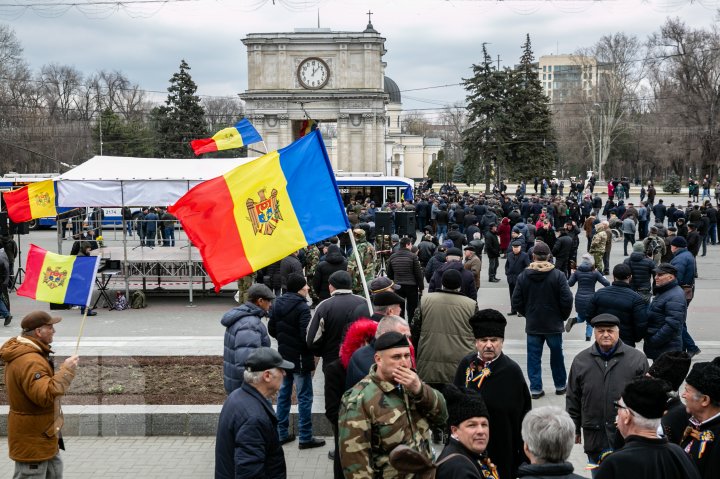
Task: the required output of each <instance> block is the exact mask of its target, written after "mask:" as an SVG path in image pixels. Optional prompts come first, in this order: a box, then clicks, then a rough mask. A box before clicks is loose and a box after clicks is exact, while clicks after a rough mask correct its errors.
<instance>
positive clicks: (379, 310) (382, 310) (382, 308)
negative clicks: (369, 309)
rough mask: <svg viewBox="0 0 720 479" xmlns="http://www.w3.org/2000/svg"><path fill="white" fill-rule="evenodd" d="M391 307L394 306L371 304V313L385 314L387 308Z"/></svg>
mask: <svg viewBox="0 0 720 479" xmlns="http://www.w3.org/2000/svg"><path fill="white" fill-rule="evenodd" d="M392 306H394V305H392V304H391V305H389V306H377V305H374V304H373V311H374V312H376V313H382V314H385V313H386V312H387V310H388V308H390V307H392Z"/></svg>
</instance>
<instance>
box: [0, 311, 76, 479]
mask: <svg viewBox="0 0 720 479" xmlns="http://www.w3.org/2000/svg"><path fill="white" fill-rule="evenodd" d="M61 320H62V318H58V317H51V316H50V315H49V314H48V313H46V312H44V311H33V312H32V313H29V314H28V315H27V316H25V317H24V318H23V319H22V322H21V323H20V327H21V328H22V334H21V335H20V336H17V337H13V338H10V339H9V340H7V341H6V342H5V344H3V346H2V349H0V358H2V360H3V362H4V363H5V386H6V388H7V395H8V403H9V405H10V413H9V415H8V422H7V436H8V455H9V456H10V459H12V460H13V461H15V475H14V477H18V478H22V477H51V478H58V479H60V478H62V475H63V463H62V459H61V458H60V451H59V449H63V450H64V449H65V446H64V444H63V441H62V436H61V434H60V429H61V428H62V426H63V415H62V412H61V411H60V397H61V396H63V395H64V394H65V392H66V391H67V390H68V389H69V388H70V383H71V382H72V380H73V378H74V377H75V371H76V369H77V365H78V360H79V358H78V356H76V355H73V356H70V357H69V358H67V359H66V360H65V361H64V362H63V364H62V365H61V366H60V368H59V369H58V371H57V372H56V371H55V363H54V361H53V357H52V356H51V354H53V351H52V349H50V345H51V344H52V341H53V337H54V335H55V327H54V326H53V325H55V324H57V323H59V322H60V321H61Z"/></svg>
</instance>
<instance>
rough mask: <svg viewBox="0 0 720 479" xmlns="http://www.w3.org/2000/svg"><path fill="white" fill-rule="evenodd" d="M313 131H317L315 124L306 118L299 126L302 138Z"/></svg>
mask: <svg viewBox="0 0 720 479" xmlns="http://www.w3.org/2000/svg"><path fill="white" fill-rule="evenodd" d="M315 130H317V122H316V121H315V120H313V119H311V118H307V119H306V120H305V121H303V122H302V124H301V125H300V136H301V137H303V136H305V135H307V134H308V133H311V132H313V131H315Z"/></svg>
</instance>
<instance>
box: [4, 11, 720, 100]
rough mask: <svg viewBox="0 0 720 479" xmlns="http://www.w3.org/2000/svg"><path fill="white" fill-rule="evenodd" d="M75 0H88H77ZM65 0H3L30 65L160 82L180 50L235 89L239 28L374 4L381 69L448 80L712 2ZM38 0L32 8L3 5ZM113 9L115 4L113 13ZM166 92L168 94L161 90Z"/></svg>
mask: <svg viewBox="0 0 720 479" xmlns="http://www.w3.org/2000/svg"><path fill="white" fill-rule="evenodd" d="M76 1H77V2H78V3H81V2H83V1H89V2H90V3H91V2H92V0H76ZM53 2H61V3H65V4H67V3H69V2H67V0H24V2H18V1H17V0H13V1H9V0H8V1H6V0H0V22H4V23H7V24H9V25H10V26H11V27H12V28H13V29H14V30H15V33H16V35H17V37H18V39H19V40H20V42H21V44H22V45H23V47H24V50H25V57H26V59H27V61H28V62H29V63H30V66H31V68H32V69H33V70H34V71H37V70H38V69H39V68H40V67H41V66H42V65H44V64H48V63H53V62H54V63H59V64H66V65H72V66H74V67H75V68H77V69H78V70H80V71H81V72H83V73H84V74H90V73H92V72H95V71H98V70H101V69H105V70H119V71H122V72H123V73H124V74H125V75H126V76H128V77H129V78H130V79H131V80H132V81H133V82H136V83H138V84H139V85H140V86H141V87H142V88H143V89H145V90H150V91H160V92H166V89H167V87H168V80H169V78H170V77H171V76H172V74H173V73H175V72H176V71H177V70H178V65H179V63H180V60H181V59H182V58H184V59H186V60H187V62H188V63H189V64H190V67H191V68H192V70H191V74H192V76H193V79H194V80H195V82H196V83H197V85H198V93H199V94H202V95H218V96H228V95H235V94H237V93H240V92H242V91H244V90H245V89H246V88H247V56H246V54H247V53H246V50H245V46H244V45H243V44H242V42H241V39H242V38H243V37H245V36H246V35H247V34H248V33H256V32H287V31H293V30H294V29H295V28H297V27H316V26H317V22H318V11H319V16H320V26H321V27H324V28H331V29H332V30H338V31H362V30H363V29H365V26H366V24H367V21H368V17H367V15H366V14H365V12H367V11H368V9H370V10H372V12H373V13H374V14H373V16H372V22H373V25H374V26H375V29H376V30H377V31H379V32H380V33H381V34H382V35H383V36H384V37H385V38H386V43H385V47H386V49H387V54H386V55H385V57H384V60H385V62H386V63H387V70H386V74H387V75H388V76H389V77H391V78H392V79H393V80H395V81H396V82H397V84H398V85H399V87H400V89H401V90H409V89H416V88H424V87H429V86H436V85H444V84H451V83H457V82H459V81H461V78H463V77H467V76H469V74H470V67H471V65H472V64H473V63H477V62H478V61H480V59H481V57H480V52H481V45H482V43H483V42H488V43H489V45H488V47H487V48H488V50H489V52H490V54H491V55H492V57H493V58H496V57H497V55H500V60H501V64H502V65H513V64H515V63H517V61H518V59H519V57H520V55H521V51H520V46H521V45H522V43H523V41H524V39H525V34H526V33H529V34H530V36H531V40H532V43H533V50H534V52H535V56H536V58H538V57H540V56H541V55H546V54H554V53H561V54H562V53H573V52H575V51H576V50H577V49H578V48H580V47H585V46H590V45H592V44H593V43H595V42H596V41H597V40H598V39H599V38H600V37H601V36H602V35H604V34H611V33H614V32H625V33H627V34H632V35H637V36H638V37H639V38H641V39H643V40H644V39H645V38H646V37H647V36H648V35H649V34H650V33H652V32H654V31H657V30H658V29H659V27H660V25H662V24H663V23H664V21H665V19H666V18H667V17H668V16H670V17H679V18H680V19H682V20H683V21H685V22H686V23H687V24H688V25H691V26H693V27H697V28H701V27H702V28H709V27H710V26H711V25H712V24H713V23H714V21H715V19H716V17H717V13H716V12H717V9H718V7H720V0H702V1H699V0H696V1H694V2H692V3H691V2H690V0H610V1H600V2H596V1H591V0H582V1H575V0H551V1H546V0H542V1H541V0H534V1H530V0H527V1H522V0H520V1H517V0H516V1H513V0H506V1H504V2H496V1H494V0H474V1H473V0H465V1H455V0H450V1H443V0H402V1H401V0H394V1H393V0H383V1H375V0H373V1H356V0H352V1H351V0H325V1H316V0H275V5H273V3H272V1H271V0H195V1H194V0H182V1H177V0H168V2H167V3H165V4H141V5H138V4H136V5H133V4H132V2H133V0H129V1H126V2H125V3H126V4H128V5H129V6H128V7H127V8H114V9H110V8H109V7H107V6H87V7H84V8H83V11H84V13H82V12H80V11H79V10H78V9H77V8H69V9H68V7H66V6H47V4H52V3H53ZM19 3H25V4H36V5H37V6H36V7H35V8H26V9H18V8H16V7H4V6H3V5H4V4H5V5H7V4H19ZM113 10H114V11H113ZM160 97H162V98H164V97H165V94H162V95H160ZM463 99H464V91H463V90H462V88H461V87H452V88H437V89H428V90H420V91H408V92H404V93H403V106H404V108H405V109H406V110H409V109H427V108H435V107H437V106H438V105H443V104H448V103H454V102H457V101H462V100H463Z"/></svg>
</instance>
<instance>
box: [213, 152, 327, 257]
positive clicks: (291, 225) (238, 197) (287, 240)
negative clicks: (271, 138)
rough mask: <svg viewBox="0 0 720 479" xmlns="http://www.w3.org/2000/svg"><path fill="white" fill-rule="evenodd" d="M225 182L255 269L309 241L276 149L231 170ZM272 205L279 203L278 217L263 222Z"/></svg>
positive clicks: (247, 254) (244, 243) (238, 226)
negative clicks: (291, 199)
mask: <svg viewBox="0 0 720 479" xmlns="http://www.w3.org/2000/svg"><path fill="white" fill-rule="evenodd" d="M225 181H226V183H227V185H228V189H229V190H230V194H231V195H232V198H233V203H234V214H235V222H236V223H237V228H238V231H239V232H240V238H242V244H243V248H244V249H245V256H246V257H247V259H248V261H249V263H250V264H251V265H252V266H253V269H257V267H258V266H257V265H262V266H265V265H268V264H270V263H274V262H275V261H278V260H280V259H282V258H284V257H285V256H287V251H288V250H289V249H290V248H292V249H300V248H302V247H303V246H305V245H306V244H307V242H306V240H305V235H304V234H303V231H302V228H301V227H300V223H299V222H298V220H297V216H296V215H295V210H294V209H293V206H292V204H291V203H290V197H289V196H288V194H287V180H286V179H285V175H284V174H283V171H282V169H281V168H280V155H279V153H278V152H277V151H274V152H271V153H269V154H267V155H265V156H264V157H261V158H259V159H257V160H255V161H252V162H250V163H247V164H246V165H243V166H241V167H238V168H235V169H234V170H232V171H230V172H228V173H227V174H225ZM238 192H239V193H240V194H238ZM273 192H274V193H273ZM308 193H310V192H308ZM272 205H277V210H278V211H279V217H278V218H272V219H270V220H269V221H265V222H263V220H267V217H268V215H267V212H268V208H272ZM317 207H318V208H321V207H322V206H321V205H319V204H318V205H317ZM261 215H262V216H261ZM251 216H252V217H251ZM253 218H254V220H253ZM276 226H277V227H276ZM270 232H271V234H268V233H270ZM262 266H260V267H262Z"/></svg>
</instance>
